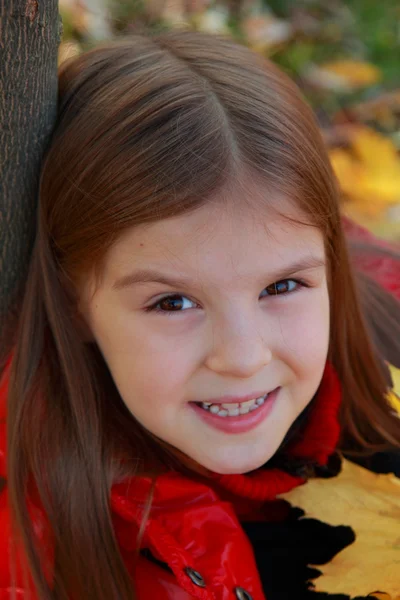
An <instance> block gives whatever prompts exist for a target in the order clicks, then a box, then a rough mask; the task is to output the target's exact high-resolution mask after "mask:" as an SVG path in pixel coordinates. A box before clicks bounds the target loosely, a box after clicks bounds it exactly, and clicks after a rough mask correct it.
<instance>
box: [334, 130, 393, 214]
mask: <svg viewBox="0 0 400 600" xmlns="http://www.w3.org/2000/svg"><path fill="white" fill-rule="evenodd" d="M330 158H331V163H332V167H333V170H334V171H335V174H336V176H337V178H338V180H339V184H340V187H341V189H342V190H343V192H344V193H345V194H346V196H347V197H348V198H349V199H350V200H351V201H352V202H353V203H354V204H355V209H356V212H361V213H362V212H365V213H366V214H369V215H372V216H378V214H379V213H380V212H381V211H382V210H384V209H386V207H387V206H389V205H394V204H397V203H398V202H399V201H400V158H399V156H398V153H397V150H396V148H395V146H394V144H393V143H392V142H391V140H389V139H387V138H386V137H384V136H383V135H381V134H379V133H377V132H375V131H373V130H371V129H369V128H367V127H359V128H357V130H356V131H355V133H354V136H353V138H352V140H351V145H350V148H349V149H348V150H345V149H342V148H334V149H333V150H331V152H330Z"/></svg>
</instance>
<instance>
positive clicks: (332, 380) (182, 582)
mask: <svg viewBox="0 0 400 600" xmlns="http://www.w3.org/2000/svg"><path fill="white" fill-rule="evenodd" d="M399 270H400V267H399V264H398V263H396V264H395V265H394V263H393V264H392V265H389V263H385V269H384V271H381V283H384V284H386V286H387V287H388V288H390V289H394V287H395V286H396V285H398V284H399V281H400V277H399ZM382 277H383V279H386V280H385V281H382ZM7 374H8V373H7V371H6V372H5V374H4V375H3V378H2V380H1V383H0V477H2V476H3V477H6V464H5V462H6V459H5V447H6V441H5V416H6V414H5V413H6V410H5V395H6V388H7ZM340 397H341V394H340V386H339V383H338V381H337V378H336V375H335V373H334V372H333V370H332V368H331V367H330V366H329V365H327V368H326V371H325V374H324V378H323V381H322V385H321V387H320V391H319V393H318V396H317V398H316V401H315V404H314V407H313V411H312V412H311V414H310V417H309V419H308V422H307V424H306V426H305V428H304V431H303V435H302V437H301V439H297V440H295V441H294V442H292V443H291V445H290V446H289V450H288V453H289V454H290V456H291V458H292V462H296V461H298V462H299V463H300V464H301V462H302V461H303V460H304V459H310V460H311V461H314V463H315V464H316V465H320V466H322V467H323V466H324V465H327V463H328V460H329V457H332V456H334V455H333V452H334V449H335V446H336V444H337V440H338V437H339V425H338V421H337V413H338V409H339V405H340ZM316 468H317V469H318V467H316ZM306 480H307V474H306V473H304V474H302V476H300V475H296V476H295V475H292V474H290V473H288V472H287V471H286V470H281V469H279V468H269V469H263V468H260V469H258V470H257V471H256V472H254V473H252V474H247V475H217V474H212V475H211V477H210V478H209V479H207V480H205V479H203V480H201V479H200V478H195V477H193V478H190V479H189V478H188V477H186V476H183V475H181V474H178V473H169V474H165V475H162V476H159V477H158V479H157V483H156V486H155V491H154V500H153V503H152V509H151V513H150V516H149V519H148V522H147V526H146V529H145V533H144V537H143V541H142V548H143V551H144V552H143V555H142V556H141V557H140V558H139V560H138V562H137V563H136V567H135V566H134V564H135V557H136V552H135V550H136V544H135V541H136V538H137V534H138V530H139V525H140V522H141V516H142V507H143V505H144V504H145V503H146V499H147V496H148V492H149V489H150V485H151V481H150V479H148V478H146V477H138V478H135V479H134V481H132V480H128V481H125V482H123V483H120V484H117V485H114V487H113V489H112V493H111V499H110V504H111V511H112V518H113V523H114V528H115V532H116V537H117V539H118V542H119V546H120V550H121V554H122V556H123V559H124V562H125V565H126V567H127V570H128V572H129V573H130V574H131V575H132V577H133V578H134V580H135V585H136V589H137V592H138V596H139V599H140V600H149V599H153V598H154V599H157V600H190V599H193V598H198V599H199V600H235V599H236V600H237V599H239V600H251V599H253V600H265V597H266V594H265V591H264V590H265V588H266V583H265V578H267V579H268V577H269V576H268V577H267V576H265V577H264V578H263V575H265V574H264V573H263V572H262V569H261V571H260V568H259V565H257V563H256V549H257V548H258V550H257V561H258V562H260V561H261V560H262V551H263V549H264V548H265V547H266V546H268V542H266V543H265V544H264V545H263V546H262V548H261V552H260V548H259V547H258V546H257V541H254V539H253V540H252V542H250V537H251V536H250V534H249V532H250V531H251V522H257V529H258V530H259V531H261V529H263V528H264V529H265V532H266V535H268V536H271V535H277V538H276V539H277V540H282V539H283V538H284V535H286V533H285V532H286V530H284V529H282V530H280V531H279V532H278V533H276V532H275V533H274V531H275V530H274V528H273V527H272V529H271V530H268V525H269V523H271V524H272V525H273V526H275V525H276V524H278V525H279V524H280V523H282V524H283V526H284V524H285V523H286V522H287V520H288V518H289V517H290V515H291V512H290V511H291V510H292V509H291V507H290V505H289V506H288V503H286V502H284V501H282V500H277V499H276V496H277V494H280V493H284V492H287V491H289V490H291V489H292V488H294V487H296V486H298V485H301V484H304V483H305V482H306ZM298 517H299V515H297V519H298ZM32 518H33V519H34V523H35V530H36V532H37V535H38V536H39V538H40V539H41V540H42V542H43V543H45V544H46V545H48V543H49V542H48V540H49V534H48V533H47V532H46V521H45V517H44V515H43V513H42V512H41V510H40V507H38V506H37V505H34V506H33V508H32ZM290 518H292V517H290ZM291 522H292V523H295V525H296V526H297V525H299V524H300V525H301V523H300V521H295V519H293V518H292V521H291ZM312 526H313V527H315V523H312ZM253 529H254V528H253ZM338 529H341V528H335V530H338ZM342 529H343V528H342ZM344 529H346V531H343V535H344V537H345V538H346V536H347V538H346V541H345V542H343V544H344V545H347V544H348V543H351V541H352V540H351V539H350V540H349V539H348V537H349V532H348V531H347V528H344ZM9 530H10V513H9V506H8V495H7V487H5V488H4V490H3V491H2V492H0V600H6V599H7V600H9V599H10V598H11V597H12V596H11V588H10V585H11V583H10V582H11V579H10V566H9V543H10V531H9ZM246 531H247V533H246ZM271 532H272V533H271ZM336 533H337V531H335V535H336ZM326 535H327V532H326V531H325V530H324V532H323V540H324V542H325V540H326V539H327V538H326ZM253 537H254V536H253ZM268 539H271V538H270V537H269V538H268ZM298 544H299V547H300V553H302V552H303V551H304V553H305V552H306V550H305V548H306V546H307V540H306V542H304V539H302V540H300V541H299V542H298ZM270 545H271V544H270ZM290 548H292V542H291V541H290V543H289V545H288V548H287V553H289V552H290ZM339 549H340V548H336V549H335V550H334V551H333V552H332V556H333V555H334V554H336V553H337V552H338V551H339ZM287 555H288V554H285V557H286V556H287ZM260 557H261V558H260ZM275 559H276V556H275V557H271V556H269V557H268V560H269V561H272V560H275ZM306 562H307V561H305V563H304V566H305V565H306ZM309 562H310V563H315V562H316V561H315V559H313V560H310V561H309ZM260 564H261V563H260ZM271 564H273V563H272V562H271ZM318 564H320V563H318ZM306 568H307V567H306ZM305 572H306V573H308V571H305ZM272 575H273V573H271V577H272ZM291 576H292V575H290V577H291ZM314 576H315V575H314ZM262 579H263V581H262ZM304 589H305V588H304ZM16 591H17V595H16V597H17V598H18V600H20V599H23V598H25V597H26V594H25V593H24V591H23V584H22V577H21V573H20V571H19V570H18V573H17V589H16ZM280 597H282V596H280ZM295 597H296V596H294V595H293V596H287V598H288V600H289V598H290V600H292V598H293V600H294V598H295ZM285 598H286V596H285ZM33 600H39V599H36V598H34V597H33ZM268 600H274V598H273V594H272V593H271V595H270V594H269V593H268Z"/></svg>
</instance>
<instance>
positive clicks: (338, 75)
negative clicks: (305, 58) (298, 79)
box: [305, 60, 381, 92]
mask: <svg viewBox="0 0 400 600" xmlns="http://www.w3.org/2000/svg"><path fill="white" fill-rule="evenodd" d="M305 76H306V78H307V79H308V80H309V81H310V83H312V84H313V85H315V86H317V87H320V88H324V89H328V90H334V91H342V92H345V91H348V92H350V91H354V90H355V89H358V88H361V87H366V86H368V85H372V84H374V83H376V82H378V81H379V80H380V79H381V72H380V70H379V69H378V68H377V67H375V66H374V65H371V64H370V63H368V62H363V61H357V60H340V61H334V62H329V63H324V64H320V65H312V66H310V67H309V69H308V70H307V71H306V73H305Z"/></svg>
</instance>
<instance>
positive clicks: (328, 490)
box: [281, 460, 400, 598]
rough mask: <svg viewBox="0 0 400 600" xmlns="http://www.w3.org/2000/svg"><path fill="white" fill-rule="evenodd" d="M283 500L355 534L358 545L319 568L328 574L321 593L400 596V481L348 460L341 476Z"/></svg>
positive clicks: (316, 481)
mask: <svg viewBox="0 0 400 600" xmlns="http://www.w3.org/2000/svg"><path fill="white" fill-rule="evenodd" d="M281 497H282V498H285V499H286V500H288V501H289V502H290V503H291V504H292V505H294V506H299V507H301V508H303V509H304V510H305V511H306V517H313V518H316V519H319V520H321V521H324V522H326V523H329V524H331V525H350V526H351V527H352V528H353V530H354V532H355V535H356V539H355V541H354V543H353V544H351V545H350V546H348V547H347V548H345V549H344V550H342V551H341V552H339V553H338V554H337V555H336V556H335V557H334V558H333V559H332V560H331V561H330V562H329V563H327V564H326V565H318V566H317V568H318V569H319V570H320V571H322V575H321V576H320V577H318V578H317V579H316V580H315V585H316V587H315V591H320V592H328V593H342V594H348V595H349V596H350V597H353V596H367V595H368V594H370V595H371V596H372V595H373V594H374V592H376V591H377V590H380V591H382V592H385V593H386V594H390V595H393V596H397V595H399V594H400V479H398V478H396V477H395V476H394V475H379V474H376V473H372V472H371V471H368V470H367V469H364V468H363V467H360V466H358V465H356V464H354V463H352V462H350V461H348V460H343V468H342V472H341V473H340V474H339V475H338V476H337V477H333V478H332V479H312V480H310V481H309V482H308V483H307V484H306V485H304V486H300V487H298V488H296V489H295V490H292V491H291V492H289V493H287V494H283V495H282V496H281ZM313 583H314V581H313ZM383 597H384V596H383ZM386 597H387V596H386ZM389 598H390V596H389Z"/></svg>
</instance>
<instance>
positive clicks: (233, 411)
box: [195, 394, 270, 418]
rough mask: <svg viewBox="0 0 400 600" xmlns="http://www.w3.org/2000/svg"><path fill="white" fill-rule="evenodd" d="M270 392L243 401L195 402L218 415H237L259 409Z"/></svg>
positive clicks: (223, 416)
mask: <svg viewBox="0 0 400 600" xmlns="http://www.w3.org/2000/svg"><path fill="white" fill-rule="evenodd" d="M269 395H270V394H264V395H263V396H259V397H258V398H252V399H251V400H246V401H245V402H227V403H224V402H222V403H218V404H213V403H212V402H195V404H196V405H197V406H199V407H200V408H202V409H203V410H205V411H207V412H210V413H211V414H213V415H216V416H218V417H222V418H225V417H228V418H229V417H239V416H240V415H247V414H248V413H250V412H253V411H256V410H257V409H259V408H260V407H261V406H262V405H263V404H264V402H265V401H266V400H267V398H268V396H269Z"/></svg>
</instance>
